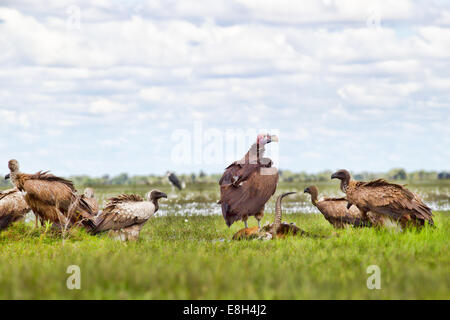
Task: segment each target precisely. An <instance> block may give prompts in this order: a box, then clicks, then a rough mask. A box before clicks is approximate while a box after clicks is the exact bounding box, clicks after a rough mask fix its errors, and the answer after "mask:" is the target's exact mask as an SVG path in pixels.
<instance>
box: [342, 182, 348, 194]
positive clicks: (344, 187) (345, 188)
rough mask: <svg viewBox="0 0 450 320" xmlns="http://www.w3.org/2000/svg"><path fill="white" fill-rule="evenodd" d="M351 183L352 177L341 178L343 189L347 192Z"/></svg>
mask: <svg viewBox="0 0 450 320" xmlns="http://www.w3.org/2000/svg"><path fill="white" fill-rule="evenodd" d="M349 184H350V179H345V180H341V190H342V192H343V193H347V188H348V186H349Z"/></svg>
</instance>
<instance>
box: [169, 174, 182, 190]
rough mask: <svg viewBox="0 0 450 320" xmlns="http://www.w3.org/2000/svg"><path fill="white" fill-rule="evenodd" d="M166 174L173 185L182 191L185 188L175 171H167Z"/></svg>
mask: <svg viewBox="0 0 450 320" xmlns="http://www.w3.org/2000/svg"><path fill="white" fill-rule="evenodd" d="M166 176H167V178H168V179H169V182H170V183H171V184H172V187H176V188H177V189H178V190H180V191H181V190H183V186H182V185H181V182H180V180H179V179H178V177H177V176H176V175H175V173H173V172H170V171H167V173H166ZM172 191H173V190H172Z"/></svg>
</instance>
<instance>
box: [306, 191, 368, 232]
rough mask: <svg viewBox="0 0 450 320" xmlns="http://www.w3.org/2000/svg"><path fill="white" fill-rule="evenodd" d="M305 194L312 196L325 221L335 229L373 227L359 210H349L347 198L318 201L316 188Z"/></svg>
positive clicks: (353, 208) (313, 202)
mask: <svg viewBox="0 0 450 320" xmlns="http://www.w3.org/2000/svg"><path fill="white" fill-rule="evenodd" d="M304 192H305V193H309V194H310V195H311V202H312V204H313V205H314V206H315V207H316V208H317V209H319V211H320V212H321V213H322V215H323V216H324V217H325V219H326V220H327V221H328V222H329V223H331V224H332V225H333V226H334V227H335V228H344V227H346V226H354V227H370V226H371V223H370V221H369V219H368V218H364V217H363V214H362V213H361V211H359V209H358V208H356V207H351V208H350V209H347V204H348V202H347V200H346V199H345V198H325V199H322V200H318V196H319V190H318V189H317V187H316V186H310V187H308V188H306V189H305V190H304Z"/></svg>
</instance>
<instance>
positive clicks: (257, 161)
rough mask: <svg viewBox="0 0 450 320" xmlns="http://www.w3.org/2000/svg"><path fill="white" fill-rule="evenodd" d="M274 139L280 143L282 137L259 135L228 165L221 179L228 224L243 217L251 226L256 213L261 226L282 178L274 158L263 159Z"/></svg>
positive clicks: (221, 190)
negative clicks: (250, 222) (271, 198)
mask: <svg viewBox="0 0 450 320" xmlns="http://www.w3.org/2000/svg"><path fill="white" fill-rule="evenodd" d="M271 142H278V137H277V136H271V135H269V134H260V135H258V138H257V141H256V143H255V144H254V145H253V146H252V147H251V148H250V150H249V151H248V152H247V154H246V155H245V156H244V158H243V159H241V160H239V161H236V162H234V163H232V164H231V165H230V166H229V167H227V168H226V170H225V173H224V174H223V176H222V178H221V179H220V181H219V185H220V201H219V204H221V205H222V214H223V217H224V219H225V222H226V224H227V226H228V227H230V226H231V225H232V224H233V223H234V222H235V221H237V220H242V221H244V223H245V227H246V228H248V224H247V219H248V217H249V216H254V217H255V218H256V220H258V227H259V228H260V227H261V219H262V218H263V216H264V207H265V204H266V202H267V201H268V200H269V199H270V197H271V196H272V195H273V194H274V193H275V191H276V189H277V184H278V177H279V175H278V170H277V168H275V167H272V160H270V159H268V158H263V155H264V152H265V145H266V144H268V143H271Z"/></svg>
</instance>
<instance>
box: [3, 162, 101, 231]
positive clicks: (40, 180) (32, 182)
mask: <svg viewBox="0 0 450 320" xmlns="http://www.w3.org/2000/svg"><path fill="white" fill-rule="evenodd" d="M8 167H9V170H10V174H8V175H6V177H5V179H11V182H12V183H13V184H14V185H15V186H16V187H17V188H18V189H19V190H20V191H21V192H22V194H23V196H24V199H25V201H26V203H27V204H28V205H29V207H30V208H31V210H33V212H34V214H35V215H37V216H38V217H39V220H40V221H41V223H44V222H45V221H50V222H52V223H53V224H54V225H55V226H58V227H60V228H62V227H66V226H73V225H74V224H78V223H81V224H82V225H83V226H85V227H87V228H89V229H91V228H93V227H94V226H95V225H94V223H93V221H92V220H91V219H92V218H93V216H94V215H95V213H96V212H94V211H93V210H92V208H91V207H90V206H89V205H88V203H87V202H86V201H85V200H83V199H82V197H80V196H78V195H77V194H76V190H75V188H74V186H73V183H72V182H71V181H69V180H66V179H63V178H59V177H56V176H54V175H52V174H49V173H48V172H42V171H40V172H38V173H35V174H26V173H21V172H20V170H19V163H18V162H17V160H10V161H9V163H8Z"/></svg>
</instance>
